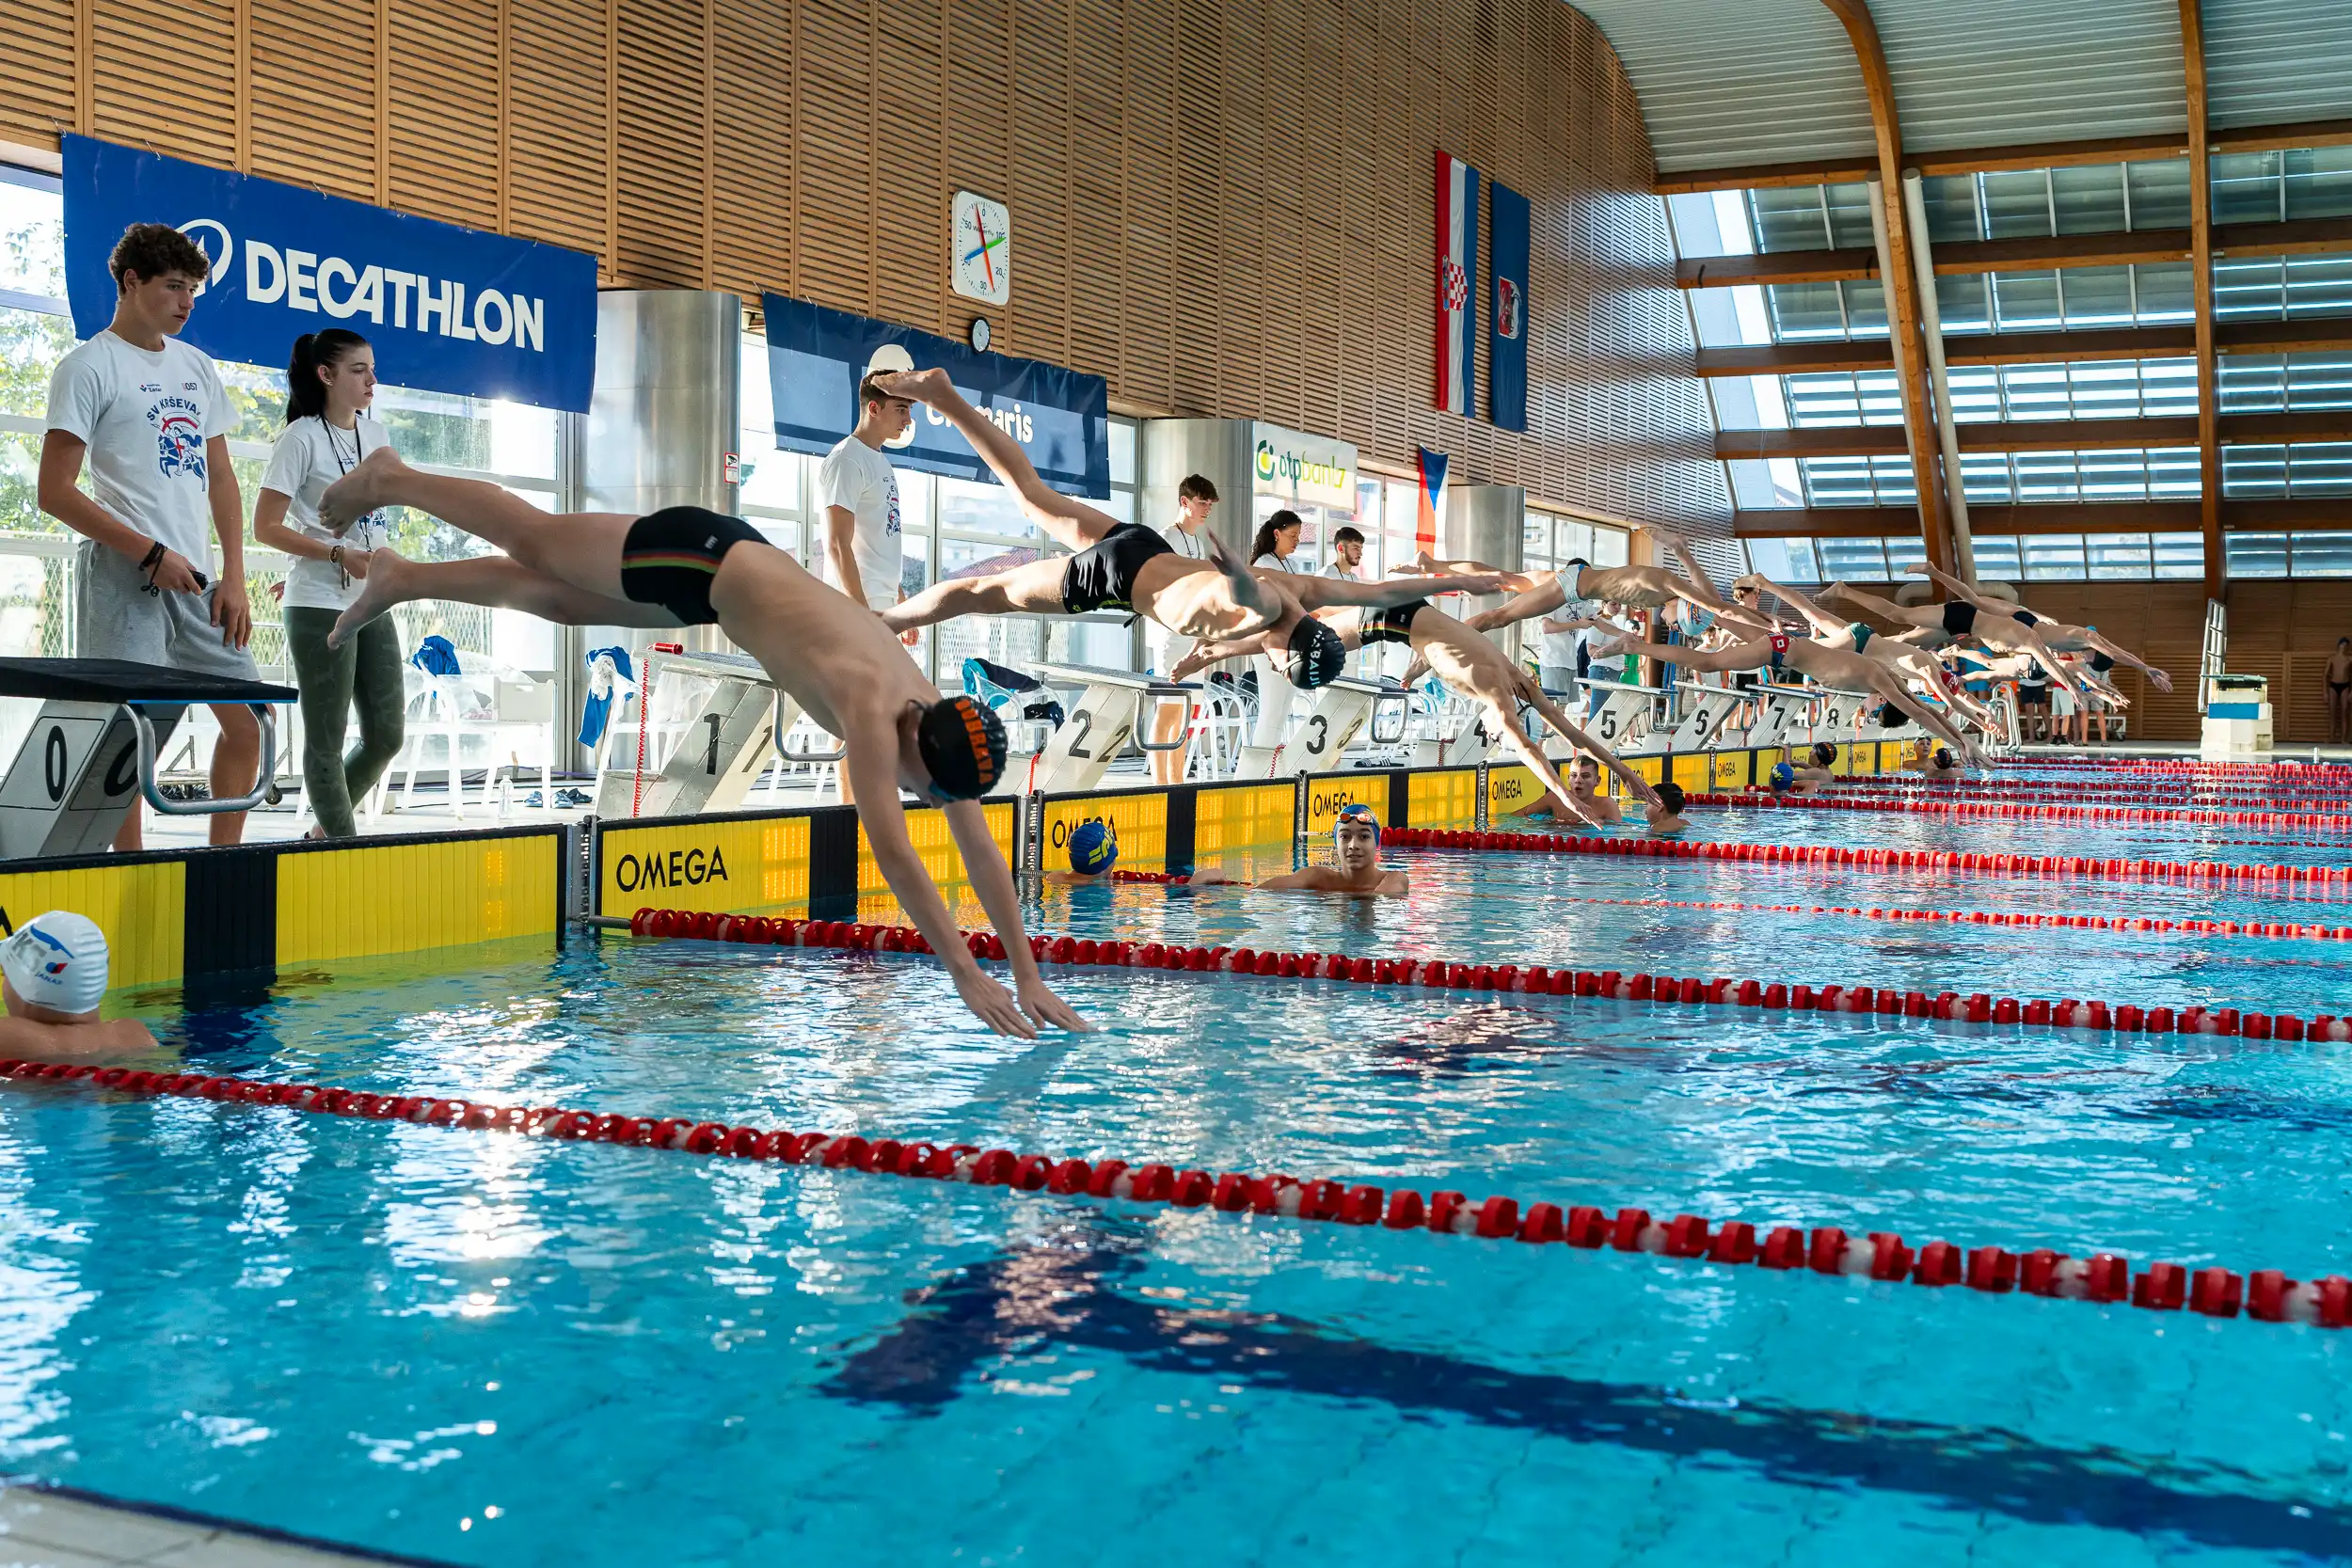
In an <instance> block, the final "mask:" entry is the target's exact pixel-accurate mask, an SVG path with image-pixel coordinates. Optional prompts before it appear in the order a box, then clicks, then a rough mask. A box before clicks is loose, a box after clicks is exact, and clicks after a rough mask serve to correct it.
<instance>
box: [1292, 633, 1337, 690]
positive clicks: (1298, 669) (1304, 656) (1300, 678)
mask: <svg viewBox="0 0 2352 1568" xmlns="http://www.w3.org/2000/svg"><path fill="white" fill-rule="evenodd" d="M1346 670H1347V644H1346V643H1344V642H1343V641H1340V634H1339V633H1338V632H1335V631H1333V630H1332V629H1331V628H1330V627H1329V626H1325V625H1324V624H1323V623H1322V622H1320V621H1318V620H1316V619H1315V618H1314V617H1313V616H1311V615H1307V616H1302V617H1300V618H1299V622H1298V625H1297V626H1295V627H1293V628H1292V630H1291V652H1290V661H1289V674H1290V678H1291V684H1292V685H1293V686H1295V687H1298V688H1300V689H1303V690H1307V691H1312V690H1313V689H1315V688H1316V687H1318V686H1328V685H1330V684H1331V683H1332V682H1333V681H1335V680H1337V679H1339V678H1340V676H1341V675H1342V674H1343V673H1345V672H1346Z"/></svg>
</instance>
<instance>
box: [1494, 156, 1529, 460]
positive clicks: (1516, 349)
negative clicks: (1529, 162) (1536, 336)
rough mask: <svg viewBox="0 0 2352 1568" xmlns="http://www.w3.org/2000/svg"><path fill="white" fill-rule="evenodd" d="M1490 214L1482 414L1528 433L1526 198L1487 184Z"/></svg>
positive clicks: (1502, 427) (1499, 425)
mask: <svg viewBox="0 0 2352 1568" xmlns="http://www.w3.org/2000/svg"><path fill="white" fill-rule="evenodd" d="M1486 192H1487V195H1486V203H1487V209H1488V211H1490V212H1492V213H1493V214H1494V217H1493V219H1492V220H1491V221H1492V222H1493V224H1494V242H1493V244H1492V245H1490V246H1489V250H1490V252H1491V254H1492V256H1493V258H1494V260H1493V263H1492V264H1493V267H1494V277H1495V308H1494V313H1493V315H1492V316H1491V317H1490V318H1489V319H1490V320H1491V321H1492V323H1493V325H1492V327H1491V328H1490V335H1489V339H1488V341H1489V343H1490V344H1491V347H1492V352H1491V353H1490V354H1489V355H1488V356H1487V365H1486V413H1487V417H1488V418H1489V419H1491V420H1494V422H1495V426H1496V428H1497V429H1500V430H1525V429H1526V428H1527V248H1528V246H1527V198H1525V197H1523V196H1521V195H1520V194H1519V193H1518V192H1517V191H1515V190H1513V189H1512V188H1511V187H1510V186H1508V185H1503V184H1498V183H1497V182H1494V181H1491V180H1490V181H1488V182H1486Z"/></svg>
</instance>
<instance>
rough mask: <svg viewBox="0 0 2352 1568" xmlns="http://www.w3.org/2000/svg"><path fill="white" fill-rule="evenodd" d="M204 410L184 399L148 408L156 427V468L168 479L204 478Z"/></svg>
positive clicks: (159, 401) (157, 402) (161, 401)
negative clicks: (202, 418) (202, 416)
mask: <svg viewBox="0 0 2352 1568" xmlns="http://www.w3.org/2000/svg"><path fill="white" fill-rule="evenodd" d="M201 413H202V410H200V409H199V408H198V407H197V405H196V404H194V403H191V402H190V401H189V400H188V399H186V398H183V397H164V398H157V399H156V400H155V401H154V402H153V403H152V404H150V405H149V406H148V410H147V422H148V423H149V424H151V425H153V426H154V427H155V467H156V468H157V469H158V470H160V471H161V472H162V474H163V476H164V477H165V478H166V479H193V480H199V481H200V480H202V479H203V478H204V430H203V423H202V420H201V419H200V417H199V416H200V415H201Z"/></svg>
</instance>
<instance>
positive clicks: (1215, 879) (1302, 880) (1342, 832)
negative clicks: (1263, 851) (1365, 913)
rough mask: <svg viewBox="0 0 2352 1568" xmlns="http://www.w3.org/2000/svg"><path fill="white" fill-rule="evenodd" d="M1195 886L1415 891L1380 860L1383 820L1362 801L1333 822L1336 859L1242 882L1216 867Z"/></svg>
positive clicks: (1383, 893) (1389, 893)
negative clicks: (1254, 880) (1276, 875)
mask: <svg viewBox="0 0 2352 1568" xmlns="http://www.w3.org/2000/svg"><path fill="white" fill-rule="evenodd" d="M1192 885H1193V886H1195V887H1217V886H1228V887H1254V888H1257V889H1258V890H1259V891H1261V892H1264V893H1347V894H1355V895H1359V896H1366V895H1377V896H1380V897H1386V898H1394V897H1399V896H1401V895H1404V894H1406V893H1407V892H1409V891H1410V884H1409V882H1408V881H1407V879H1406V875H1405V873H1404V872H1402V871H1396V870H1391V869H1390V868H1389V867H1387V866H1384V865H1382V864H1381V863H1380V818H1379V817H1377V816H1375V815H1373V810H1372V808H1371V807H1370V806H1368V805H1365V804H1364V803H1363V802H1362V801H1361V800H1351V801H1349V802H1348V803H1347V804H1346V805H1343V806H1342V807H1341V808H1340V815H1339V820H1338V821H1336V822H1334V823H1332V824H1331V863H1330V864H1329V865H1310V866H1305V867H1302V868H1301V869H1299V870H1296V871H1286V872H1284V873H1282V875H1280V876H1279V877H1268V878H1267V879H1265V880H1264V881H1263V882H1236V881H1234V880H1233V879H1232V878H1231V877H1228V876H1227V875H1225V873H1224V872H1222V871H1218V870H1216V869H1214V868H1212V869H1210V870H1207V871H1196V872H1194V873H1193V874H1192Z"/></svg>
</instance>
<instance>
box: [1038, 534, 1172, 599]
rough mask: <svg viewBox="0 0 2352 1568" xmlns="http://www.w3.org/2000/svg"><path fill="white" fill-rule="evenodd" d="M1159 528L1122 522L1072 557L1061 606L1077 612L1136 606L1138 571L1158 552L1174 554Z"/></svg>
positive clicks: (1064, 576)
mask: <svg viewBox="0 0 2352 1568" xmlns="http://www.w3.org/2000/svg"><path fill="white" fill-rule="evenodd" d="M1175 553H1176V552H1175V551H1174V550H1172V549H1170V548H1169V547H1168V541H1167V540H1165V539H1163V538H1161V537H1160V534H1159V531H1158V530H1157V529H1150V528H1146V527H1144V526H1143V525H1142V524H1141V523H1121V524H1120V525H1119V526H1118V527H1117V528H1115V529H1113V530H1111V531H1109V532H1108V533H1106V534H1104V535H1103V537H1102V538H1100V539H1098V540H1096V541H1095V542H1094V543H1093V544H1092V545H1090V546H1088V547H1087V548H1085V549H1083V550H1080V551H1079V552H1078V553H1077V554H1076V555H1073V556H1072V557H1071V558H1070V564H1069V565H1068V566H1067V567H1065V568H1064V569H1063V571H1062V577H1061V606H1062V609H1063V610H1067V611H1068V612H1069V613H1071V614H1073V615H1085V614H1089V613H1090V612H1092V611H1094V610H1133V609H1135V608H1136V607H1135V593H1136V573H1137V572H1139V571H1141V570H1143V563H1144V562H1147V561H1150V560H1152V558H1153V557H1154V556H1162V555H1173V554H1175Z"/></svg>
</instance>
